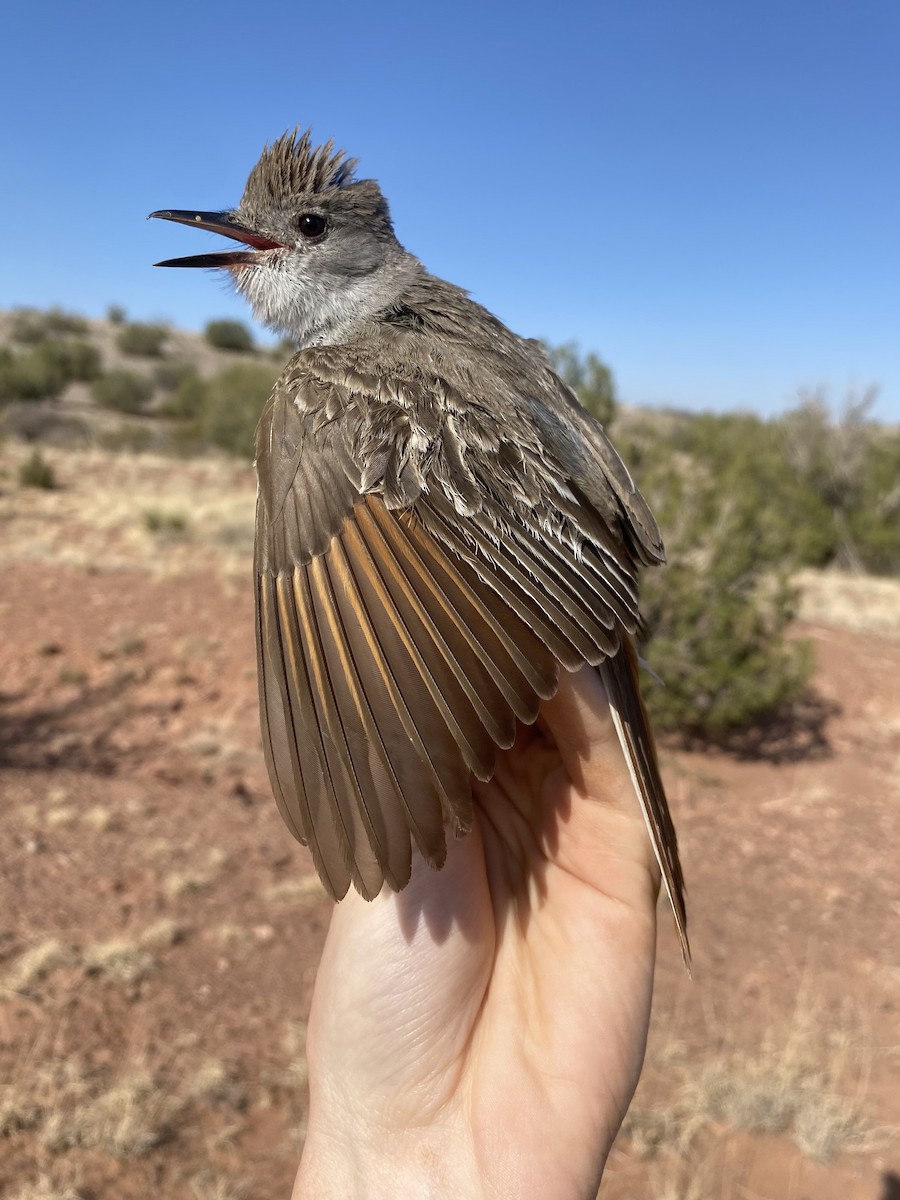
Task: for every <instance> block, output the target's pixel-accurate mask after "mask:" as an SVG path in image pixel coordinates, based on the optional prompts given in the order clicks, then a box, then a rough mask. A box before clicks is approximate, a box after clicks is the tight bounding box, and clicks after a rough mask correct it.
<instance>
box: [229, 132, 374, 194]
mask: <svg viewBox="0 0 900 1200" xmlns="http://www.w3.org/2000/svg"><path fill="white" fill-rule="evenodd" d="M355 168H356V159H355V158H349V157H348V156H347V154H346V153H345V151H343V150H335V148H334V142H333V141H331V140H329V141H327V142H325V144H324V145H322V146H313V144H312V139H311V137H310V130H308V129H307V130H305V131H304V132H303V133H301V132H300V128H299V126H297V127H296V128H295V129H294V130H293V131H292V132H288V133H283V134H282V135H281V137H280V138H278V139H277V140H276V141H274V142H272V144H271V145H267V146H266V148H265V149H264V150H263V152H262V155H261V157H260V159H259V162H258V163H257V164H256V166H255V167H254V168H253V170H252V171H251V172H250V176H249V178H248V180H247V184H246V187H245V188H244V195H243V197H242V199H241V207H253V208H259V207H279V206H281V205H283V204H284V203H285V202H286V201H288V200H289V199H291V198H292V197H294V196H299V195H314V194H316V193H322V192H327V191H331V190H332V189H334V188H343V187H347V186H348V184H351V183H353V172H354V170H355Z"/></svg>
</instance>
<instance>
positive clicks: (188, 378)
mask: <svg viewBox="0 0 900 1200" xmlns="http://www.w3.org/2000/svg"><path fill="white" fill-rule="evenodd" d="M206 405H207V387H206V384H205V383H204V382H203V380H202V379H201V378H200V376H199V375H198V374H197V372H196V370H194V368H193V367H192V368H191V369H190V370H189V371H187V372H184V373H183V375H182V378H181V381H180V382H179V384H178V386H177V387H176V388H175V390H174V391H173V392H172V393H171V394H170V395H168V396H166V398H165V400H164V401H163V403H162V405H161V406H160V410H159V411H160V413H161V414H162V415H163V416H166V417H176V418H177V419H178V420H181V421H196V420H198V419H199V418H200V417H202V415H203V413H204V411H205V410H206Z"/></svg>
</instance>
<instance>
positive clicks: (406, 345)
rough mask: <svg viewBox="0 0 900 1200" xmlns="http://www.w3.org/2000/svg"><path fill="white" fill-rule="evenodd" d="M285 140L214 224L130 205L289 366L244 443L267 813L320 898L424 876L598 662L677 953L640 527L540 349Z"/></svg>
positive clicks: (678, 917) (635, 506)
mask: <svg viewBox="0 0 900 1200" xmlns="http://www.w3.org/2000/svg"><path fill="white" fill-rule="evenodd" d="M354 167H355V162H354V160H352V159H348V158H347V157H346V155H345V154H344V153H343V152H342V151H335V149H334V146H333V144H332V143H331V142H328V143H327V144H326V145H323V146H319V147H314V146H313V145H312V143H311V140H310V136H309V133H308V132H307V133H304V134H302V135H300V134H299V133H298V132H297V131H295V132H294V133H292V134H285V135H284V136H283V137H281V138H279V139H278V140H277V141H276V142H274V143H273V144H272V145H271V146H267V147H266V149H265V150H264V151H263V154H262V157H261V158H260V160H259V162H258V163H257V164H256V166H255V167H254V168H253V170H252V171H251V173H250V177H249V179H248V180H247V185H246V187H245V189H244V194H243V197H242V198H241V202H240V204H239V205H238V206H237V208H236V209H234V210H233V211H227V212H195V211H194V210H193V209H188V210H167V211H160V212H155V213H152V214H151V216H154V217H163V218H165V219H166V220H170V221H179V222H181V223H183V224H185V225H192V226H195V227H196V228H198V229H207V230H212V231H213V232H216V233H221V234H224V235H225V236H226V237H229V238H233V239H234V240H236V241H238V242H241V243H243V248H242V249H240V250H235V251H224V252H221V251H220V252H214V253H210V254H199V255H196V256H193V257H189V258H176V259H168V260H166V261H165V262H163V263H159V264H157V265H159V266H168V267H171V266H177V267H218V268H224V269H225V270H227V271H229V272H230V274H231V277H232V280H233V282H234V284H235V286H236V288H237V289H238V291H239V292H241V293H242V294H243V295H244V296H245V297H246V298H247V300H248V301H249V302H250V305H251V307H252V309H253V311H254V313H255V315H256V316H257V318H258V319H259V320H261V321H262V322H264V323H265V324H266V325H268V326H270V327H271V328H273V329H275V330H278V331H279V332H282V333H285V334H287V335H289V336H290V337H291V338H292V339H293V340H294V342H295V343H296V345H297V353H296V354H295V355H294V356H293V358H292V359H291V360H290V362H289V363H288V364H287V366H286V367H285V369H284V372H283V373H282V375H281V378H280V379H279V380H278V382H277V384H276V385H275V389H274V391H273V392H272V395H271V397H270V399H269V401H268V403H267V404H266V406H265V408H264V410H263V413H262V418H261V420H260V423H259V428H258V431H257V439H256V467H257V472H258V476H259V498H258V504H257V518H256V551H255V564H256V614H257V617H256V636H257V646H258V667H259V694H260V711H261V719H262V733H263V746H264V748H265V754H266V761H267V764H268V769H269V775H270V778H271V780H272V786H273V788H274V791H275V797H276V800H277V802H278V806H279V808H280V810H281V813H282V816H283V817H284V819H285V821H286V822H287V824H288V826H289V828H290V829H291V831H292V833H293V834H294V835H295V836H296V837H297V838H299V840H300V841H301V842H303V843H304V844H306V845H308V846H309V848H310V850H311V851H312V856H313V860H314V862H315V865H316V868H317V870H318V872H319V875H320V876H321V879H322V882H323V883H324V885H325V887H326V888H327V889H328V891H329V892H330V893H331V895H332V896H333V897H335V899H340V898H341V897H342V896H343V895H344V894H345V893H346V891H347V888H348V887H349V885H350V883H351V882H352V883H353V884H354V885H355V886H356V888H357V889H358V890H359V891H360V892H361V893H362V895H363V896H366V897H368V898H371V897H373V896H375V895H377V894H378V892H379V891H380V890H381V888H382V886H383V884H384V883H387V884H388V885H389V886H390V887H391V888H393V889H395V890H399V889H401V888H403V887H404V886H405V884H406V883H407V881H408V880H409V876H410V869H411V854H412V843H415V845H416V846H417V847H418V849H419V851H420V853H421V854H422V855H423V857H424V858H425V859H426V860H427V862H428V863H430V864H431V866H433V867H435V868H437V867H440V866H441V864H442V863H443V860H444V856H445V853H446V843H445V829H446V828H447V827H449V828H450V829H451V830H452V831H453V833H454V834H455V835H456V836H460V835H462V834H464V833H465V832H466V831H467V830H468V829H469V828H470V827H471V825H472V821H473V805H472V789H471V782H470V779H471V774H470V773H472V774H474V775H475V776H476V777H477V778H478V779H482V780H486V779H489V778H490V777H491V774H492V772H493V770H494V759H495V752H496V749H497V748H498V747H501V748H507V747H509V746H510V745H512V742H513V740H514V738H515V735H516V722H517V721H522V722H525V723H531V722H533V721H534V720H535V719H536V718H537V716H538V712H539V709H540V705H541V701H542V700H546V699H548V698H549V697H550V696H552V695H553V694H554V692H555V691H556V688H557V685H558V680H559V671H560V667H562V668H564V669H566V670H569V671H574V670H577V669H578V668H579V667H581V666H583V665H584V664H585V663H591V664H594V665H596V666H597V667H599V670H600V674H601V677H602V680H603V684H604V687H605V689H606V693H607V696H608V698H609V703H610V708H611V710H612V715H613V720H614V723H615V727H616V730H617V732H618V735H619V739H620V741H621V744H622V749H623V751H624V754H625V758H626V760H627V762H628V766H629V768H630V772H631V776H632V779H633V782H634V786H635V791H636V793H637V796H638V799H639V801H640V804H641V807H642V809H643V813H644V817H645V819H646V822H647V828H648V830H649V833H650V837H651V839H652V842H653V848H654V851H655V854H656V858H657V860H658V862H659V866H660V869H661V871H662V876H663V880H664V882H665V887H666V891H667V892H668V896H669V900H670V901H671V904H672V909H673V911H674V914H675V921H676V924H677V927H678V932H679V935H680V937H681V943H682V948H683V951H684V955H685V959H686V960H687V958H688V953H689V952H688V942H687V934H686V920H685V908H684V897H683V879H682V873H681V867H680V864H679V860H678V849H677V842H676V837H675V829H674V827H673V824H672V820H671V817H670V815H669V809H668V804H667V802H666V796H665V791H664V789H663V785H662V781H661V779H660V775H659V769H658V766H657V761H656V752H655V749H654V743H653V735H652V733H651V730H650V726H649V723H648V719H647V715H646V712H645V709H644V706H643V703H642V701H641V698H640V692H639V685H638V665H637V655H636V652H635V648H634V643H633V640H632V637H633V634H634V631H635V628H636V625H637V621H638V597H637V575H638V570H639V567H640V566H641V565H642V564H653V563H660V562H662V561H663V558H664V554H663V546H662V541H661V538H660V534H659V530H658V529H657V526H656V522H655V521H654V519H653V516H652V514H651V513H650V510H649V508H648V507H647V504H646V503H645V501H644V499H643V497H642V496H641V495H640V493H639V492H638V491H637V489H636V487H635V485H634V483H633V482H632V480H631V477H630V476H629V474H628V471H627V470H626V469H625V467H624V465H623V464H622V461H621V459H620V458H619V456H618V455H617V454H616V452H615V450H614V449H613V447H612V446H611V444H610V443H609V441H608V439H607V438H606V435H605V434H604V432H603V429H602V428H601V426H600V425H599V424H598V423H597V422H596V421H595V420H594V419H593V418H592V417H591V416H589V414H588V413H587V412H585V410H584V409H583V408H582V407H581V406H580V405H579V403H578V401H577V399H576V397H575V395H574V393H573V392H572V391H571V390H570V389H569V388H568V387H566V386H565V384H564V383H562V381H561V380H560V379H559V377H558V376H557V375H556V374H555V373H554V372H553V370H552V368H551V366H550V364H549V362H548V360H547V358H546V356H545V354H544V352H543V350H542V349H541V347H540V346H539V344H537V343H536V342H533V341H526V340H524V339H523V338H520V337H518V336H517V335H516V334H514V333H512V332H511V331H510V330H508V329H507V328H506V327H505V326H504V325H502V324H501V323H500V321H498V320H497V319H496V317H493V316H492V315H491V314H490V313H489V312H487V311H486V310H485V309H483V308H481V307H480V306H479V305H478V304H475V303H474V302H473V301H472V300H470V299H469V297H468V296H467V295H466V293H465V292H463V291H462V290H460V289H459V288H458V287H455V286H453V285H452V284H449V283H446V282H444V280H442V279H437V278H435V276H433V275H430V274H429V273H428V272H427V271H426V270H425V268H424V267H423V266H422V264H421V263H420V262H419V261H418V260H417V259H416V258H414V257H413V256H412V255H411V254H409V253H408V252H407V251H406V250H404V248H403V247H402V246H401V245H400V243H399V242H398V240H397V238H396V236H395V234H394V229H393V225H392V223H391V218H390V215H389V212H388V206H387V202H386V201H385V199H384V197H383V196H382V194H381V190H380V189H379V187H378V184H377V183H376V182H374V181H373V180H370V179H363V180H359V181H356V180H355V179H354Z"/></svg>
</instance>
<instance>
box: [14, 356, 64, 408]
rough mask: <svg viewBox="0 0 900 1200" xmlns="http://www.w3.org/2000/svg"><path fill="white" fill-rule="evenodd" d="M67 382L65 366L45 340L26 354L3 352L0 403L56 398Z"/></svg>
mask: <svg viewBox="0 0 900 1200" xmlns="http://www.w3.org/2000/svg"><path fill="white" fill-rule="evenodd" d="M65 382H66V378H65V374H64V372H63V369H62V366H61V364H60V362H59V360H58V357H57V355H56V354H54V353H53V352H52V351H50V350H49V344H48V343H44V342H42V343H40V344H39V345H37V346H33V347H32V348H31V349H30V350H27V351H25V352H24V353H17V354H13V353H11V352H10V351H9V350H5V351H3V352H2V353H0V404H11V403H13V402H15V401H17V400H48V399H55V398H56V397H57V396H58V395H59V393H60V392H61V391H62V389H63V386H64V385H65Z"/></svg>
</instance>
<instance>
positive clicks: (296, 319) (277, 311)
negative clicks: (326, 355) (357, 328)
mask: <svg viewBox="0 0 900 1200" xmlns="http://www.w3.org/2000/svg"><path fill="white" fill-rule="evenodd" d="M355 165H356V163H355V160H354V159H352V158H348V157H347V156H346V154H345V153H344V152H343V151H342V150H335V148H334V145H333V143H332V142H330V141H329V142H326V143H325V144H324V145H322V146H313V144H312V142H311V139H310V134H309V131H307V132H305V133H300V132H299V130H294V131H293V132H292V133H285V134H284V135H283V136H282V137H280V138H278V140H277V141H275V142H273V143H272V145H270V146H266V148H265V149H264V150H263V153H262V156H261V158H260V159H259V162H257V164H256V166H255V167H254V168H253V170H252V171H251V172H250V177H249V178H248V180H247V184H246V186H245V188H244V194H243V196H242V197H241V202H240V204H239V205H238V206H237V208H235V209H232V210H226V211H223V212H197V211H195V210H194V209H165V210H160V211H158V212H154V213H151V214H150V216H151V217H162V218H163V219H165V220H167V221H178V222H180V223H181V224H183V225H192V226H194V227H195V228H197V229H207V230H210V231H211V232H213V233H221V234H224V235H225V236H226V237H229V238H233V239H234V240H235V241H238V242H242V243H243V248H242V249H240V250H231V251H218V252H213V253H211V254H196V255H191V256H190V257H187V258H170V259H166V260H165V261H164V262H160V263H157V264H156V265H157V266H159V267H212V268H224V269H226V270H228V271H229V272H230V274H231V278H232V281H233V283H234V285H235V287H236V288H237V290H238V291H239V292H241V293H242V295H244V296H245V297H246V299H247V300H248V301H249V303H250V305H251V307H252V309H253V311H254V314H255V316H256V317H257V319H258V320H260V321H262V322H263V323H264V324H266V325H269V326H271V327H272V328H273V329H276V330H277V331H279V332H281V333H286V334H288V335H289V336H290V337H292V338H294V340H295V341H296V342H297V343H298V344H299V345H309V344H311V343H313V342H317V341H327V340H330V338H331V337H332V336H333V335H334V333H335V332H345V331H346V328H348V327H352V325H353V324H354V322H355V321H356V320H358V319H359V317H360V316H365V315H367V314H368V313H370V312H372V311H375V309H376V308H377V307H378V306H379V305H380V304H381V303H382V301H383V300H384V299H385V296H386V297H387V303H390V301H391V299H392V295H391V293H392V292H394V291H396V290H397V287H396V285H397V281H398V279H399V277H400V276H401V275H403V274H404V273H405V272H404V271H403V269H402V268H403V265H404V263H414V261H415V260H413V259H411V256H409V255H407V254H406V252H405V251H404V250H403V248H402V246H400V244H399V242H398V241H397V239H396V237H395V235H394V229H393V225H392V224H391V217H390V213H389V211H388V206H387V201H386V200H385V199H384V197H383V196H382V194H381V189H380V188H379V186H378V184H377V183H376V182H375V181H374V180H372V179H363V180H359V181H356V180H354V177H353V171H354V167H355Z"/></svg>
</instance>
